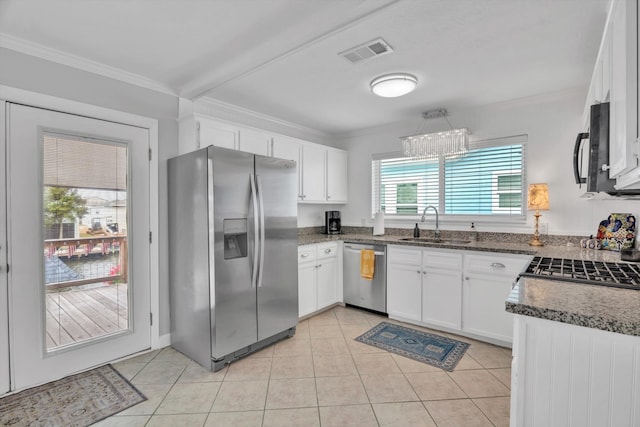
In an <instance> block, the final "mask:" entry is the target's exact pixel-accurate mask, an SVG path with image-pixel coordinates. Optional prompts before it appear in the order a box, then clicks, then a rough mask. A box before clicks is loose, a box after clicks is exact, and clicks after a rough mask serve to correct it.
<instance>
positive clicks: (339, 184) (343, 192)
mask: <svg viewBox="0 0 640 427" xmlns="http://www.w3.org/2000/svg"><path fill="white" fill-rule="evenodd" d="M347 169H348V155H347V152H346V151H343V150H334V149H331V148H329V149H327V202H329V203H347V187H348V186H347V182H348V176H347V175H348V174H347Z"/></svg>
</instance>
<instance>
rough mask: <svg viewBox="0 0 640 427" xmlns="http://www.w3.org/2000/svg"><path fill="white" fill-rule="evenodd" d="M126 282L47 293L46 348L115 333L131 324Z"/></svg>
mask: <svg viewBox="0 0 640 427" xmlns="http://www.w3.org/2000/svg"><path fill="white" fill-rule="evenodd" d="M127 290H128V286H127V284H126V283H125V284H107V283H105V284H104V285H103V286H98V287H95V288H92V289H78V288H69V289H68V290H65V291H62V292H57V291H48V292H47V293H46V302H47V314H46V316H47V317H46V325H47V337H46V342H47V349H52V348H55V347H59V346H64V345H68V344H73V343H75V342H80V341H85V340H88V339H92V338H97V337H101V336H104V335H108V334H112V333H115V332H118V331H121V330H123V329H127V328H128V326H129V323H128V322H129V321H128V299H127Z"/></svg>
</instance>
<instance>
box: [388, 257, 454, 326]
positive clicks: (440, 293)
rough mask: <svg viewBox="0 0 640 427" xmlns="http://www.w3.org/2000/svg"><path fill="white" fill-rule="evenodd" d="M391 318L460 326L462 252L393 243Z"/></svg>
mask: <svg viewBox="0 0 640 427" xmlns="http://www.w3.org/2000/svg"><path fill="white" fill-rule="evenodd" d="M388 257H389V258H388V262H387V311H388V313H389V317H392V318H397V319H400V320H407V321H414V322H420V323H423V324H425V325H430V326H440V327H444V328H448V329H460V310H461V305H460V304H461V288H462V283H461V279H462V254H461V253H457V252H456V251H439V250H433V249H421V248H410V247H401V246H400V247H399V246H389V248H388Z"/></svg>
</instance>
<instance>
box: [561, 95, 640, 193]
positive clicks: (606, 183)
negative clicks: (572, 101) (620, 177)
mask: <svg viewBox="0 0 640 427" xmlns="http://www.w3.org/2000/svg"><path fill="white" fill-rule="evenodd" d="M573 173H574V176H575V180H576V184H580V186H581V187H582V184H586V186H587V193H592V194H593V193H600V192H603V193H607V194H610V195H612V196H627V195H640V190H616V188H615V183H616V180H615V179H611V178H609V103H608V102H603V103H601V104H595V105H592V106H591V109H590V116H589V132H582V133H579V134H578V137H577V138H576V142H575V146H574V149H573Z"/></svg>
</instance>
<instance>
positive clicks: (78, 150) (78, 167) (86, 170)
mask: <svg viewBox="0 0 640 427" xmlns="http://www.w3.org/2000/svg"><path fill="white" fill-rule="evenodd" d="M42 150H43V169H44V173H43V174H44V185H50V186H57V187H71V188H93V189H103V190H126V189H127V168H128V165H127V147H126V145H124V144H119V143H116V142H103V141H98V140H88V139H84V140H82V139H79V138H78V139H75V138H73V137H66V136H64V135H58V134H54V133H45V134H44V135H43V146H42Z"/></svg>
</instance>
